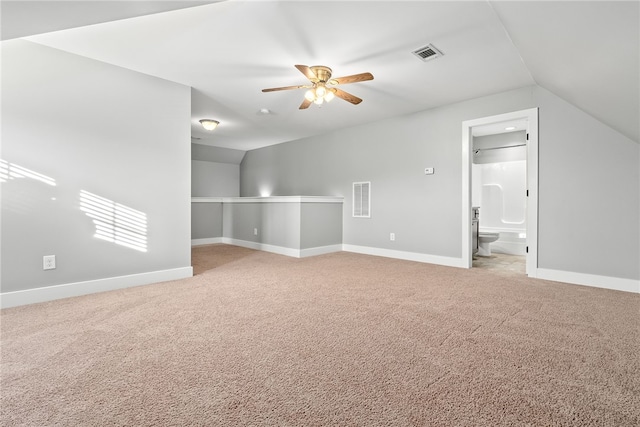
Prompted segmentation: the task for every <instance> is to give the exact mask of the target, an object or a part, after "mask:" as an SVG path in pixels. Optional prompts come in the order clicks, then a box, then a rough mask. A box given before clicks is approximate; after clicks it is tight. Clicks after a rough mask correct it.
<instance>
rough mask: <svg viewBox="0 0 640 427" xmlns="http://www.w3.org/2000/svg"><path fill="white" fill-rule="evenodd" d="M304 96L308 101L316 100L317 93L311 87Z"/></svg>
mask: <svg viewBox="0 0 640 427" xmlns="http://www.w3.org/2000/svg"><path fill="white" fill-rule="evenodd" d="M304 97H305V98H306V99H307V101H314V100H315V99H316V93H315V92H314V91H313V89H309V90H308V91H307V92H306V93H305V94H304Z"/></svg>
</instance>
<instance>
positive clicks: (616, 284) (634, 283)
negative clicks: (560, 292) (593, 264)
mask: <svg viewBox="0 0 640 427" xmlns="http://www.w3.org/2000/svg"><path fill="white" fill-rule="evenodd" d="M536 278H538V279H543V280H551V281H554V282H564V283H571V284H573V285H581V286H591V287H594V288H604V289H612V290H615V291H623V292H632V293H636V294H638V293H640V280H634V279H624V278H620V277H610V276H598V275H595V274H585V273H575V272H572V271H562V270H551V269H547V268H538V269H537V270H536Z"/></svg>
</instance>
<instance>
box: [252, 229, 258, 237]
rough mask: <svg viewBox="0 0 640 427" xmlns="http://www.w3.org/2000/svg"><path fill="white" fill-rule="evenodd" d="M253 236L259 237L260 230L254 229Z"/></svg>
mask: <svg viewBox="0 0 640 427" xmlns="http://www.w3.org/2000/svg"><path fill="white" fill-rule="evenodd" d="M253 235H254V236H257V235H258V229H257V228H254V229H253Z"/></svg>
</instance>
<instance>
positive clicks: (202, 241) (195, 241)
mask: <svg viewBox="0 0 640 427" xmlns="http://www.w3.org/2000/svg"><path fill="white" fill-rule="evenodd" d="M216 243H222V237H207V238H205V239H191V247H193V246H202V245H215V244H216Z"/></svg>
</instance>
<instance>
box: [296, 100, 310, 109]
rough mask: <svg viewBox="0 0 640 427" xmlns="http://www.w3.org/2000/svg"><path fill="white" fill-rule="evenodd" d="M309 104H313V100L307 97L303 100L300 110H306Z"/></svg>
mask: <svg viewBox="0 0 640 427" xmlns="http://www.w3.org/2000/svg"><path fill="white" fill-rule="evenodd" d="M309 105H311V101H309V100H308V99H307V98H305V99H304V101H302V104H300V107H299V108H298V109H299V110H304V109H306V108H309Z"/></svg>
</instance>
